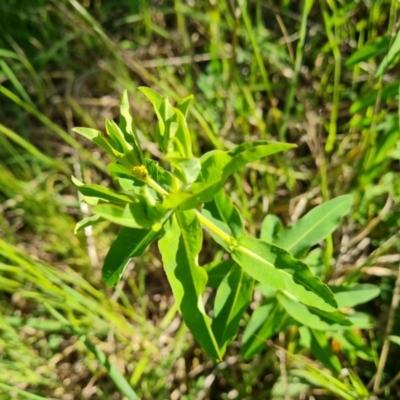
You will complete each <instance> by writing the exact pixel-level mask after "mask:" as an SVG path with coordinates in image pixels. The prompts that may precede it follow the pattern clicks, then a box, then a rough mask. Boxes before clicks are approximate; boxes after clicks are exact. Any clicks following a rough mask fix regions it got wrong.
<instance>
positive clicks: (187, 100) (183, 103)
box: [176, 94, 194, 117]
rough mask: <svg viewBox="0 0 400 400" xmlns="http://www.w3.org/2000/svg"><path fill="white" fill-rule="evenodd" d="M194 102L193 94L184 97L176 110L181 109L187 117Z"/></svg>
mask: <svg viewBox="0 0 400 400" xmlns="http://www.w3.org/2000/svg"><path fill="white" fill-rule="evenodd" d="M193 100H194V96H193V95H192V94H191V95H190V96H187V97H184V98H183V99H182V100H179V101H178V103H177V105H176V108H177V109H179V110H180V111H181V112H182V113H183V115H184V116H185V117H186V116H187V113H188V110H189V106H190V104H191V103H192V101H193Z"/></svg>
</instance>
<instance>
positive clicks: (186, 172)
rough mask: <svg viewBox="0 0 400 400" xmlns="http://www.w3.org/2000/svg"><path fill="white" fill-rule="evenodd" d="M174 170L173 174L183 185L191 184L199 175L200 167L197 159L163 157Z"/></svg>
mask: <svg viewBox="0 0 400 400" xmlns="http://www.w3.org/2000/svg"><path fill="white" fill-rule="evenodd" d="M165 160H166V161H168V162H169V163H170V164H171V166H172V167H173V168H174V170H173V172H172V173H173V174H174V175H175V176H176V177H177V178H178V179H180V180H181V181H182V182H183V183H184V184H185V185H190V184H192V183H193V182H194V181H195V180H196V178H197V177H198V175H199V172H200V169H201V165H200V160H199V159H198V158H183V157H180V156H175V155H168V156H166V157H165Z"/></svg>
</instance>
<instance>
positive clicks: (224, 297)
mask: <svg viewBox="0 0 400 400" xmlns="http://www.w3.org/2000/svg"><path fill="white" fill-rule="evenodd" d="M253 285H254V279H253V278H252V277H251V276H249V275H248V274H247V273H246V272H245V271H244V270H243V269H242V268H240V267H239V265H237V264H236V263H235V265H234V266H233V267H232V268H231V270H230V271H229V273H228V274H226V275H225V277H224V279H223V280H222V282H221V284H220V285H219V287H218V290H217V294H216V296H215V302H214V318H213V320H212V325H211V328H212V330H213V332H214V336H215V339H216V340H217V343H218V346H219V348H220V351H221V354H224V353H225V349H226V346H227V345H228V344H229V343H230V342H231V341H232V340H233V339H234V338H235V336H236V335H237V330H238V327H239V322H240V319H241V317H242V315H243V313H244V311H245V310H246V308H247V306H248V305H249V303H250V300H251V296H252V294H253Z"/></svg>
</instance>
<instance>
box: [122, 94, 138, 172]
mask: <svg viewBox="0 0 400 400" xmlns="http://www.w3.org/2000/svg"><path fill="white" fill-rule="evenodd" d="M119 126H120V128H121V131H122V133H123V134H124V136H125V140H126V141H127V142H128V143H130V144H131V145H132V147H133V152H134V154H135V155H134V157H135V159H136V160H137V162H138V163H137V165H142V164H144V157H143V151H142V148H141V146H140V141H139V138H138V136H137V133H136V130H135V126H134V124H133V118H132V115H131V111H130V107H129V100H128V92H127V90H124V92H123V93H122V96H121V105H120V120H119Z"/></svg>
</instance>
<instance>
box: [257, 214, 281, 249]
mask: <svg viewBox="0 0 400 400" xmlns="http://www.w3.org/2000/svg"><path fill="white" fill-rule="evenodd" d="M282 230H283V225H282V221H281V220H280V218H279V217H278V216H276V215H274V214H268V215H267V216H266V217H265V218H264V221H263V223H262V225H261V233H260V239H261V240H264V241H266V242H269V243H275V239H276V237H277V236H278V234H279V233H280V232H281V231H282Z"/></svg>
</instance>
